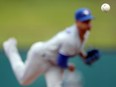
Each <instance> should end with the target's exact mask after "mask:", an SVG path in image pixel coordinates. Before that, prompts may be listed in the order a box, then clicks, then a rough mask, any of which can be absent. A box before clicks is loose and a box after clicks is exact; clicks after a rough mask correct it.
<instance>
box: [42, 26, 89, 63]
mask: <svg viewBox="0 0 116 87" xmlns="http://www.w3.org/2000/svg"><path fill="white" fill-rule="evenodd" d="M88 34H89V31H87V32H86V33H85V36H84V41H83V42H81V40H80V37H79V31H78V29H77V27H76V26H75V25H73V26H71V27H68V28H66V29H65V30H64V31H62V32H60V33H58V34H57V35H56V36H55V37H53V38H52V39H51V40H49V41H47V42H45V44H44V48H45V51H44V52H46V55H47V59H51V60H53V61H55V60H56V58H57V56H58V53H61V54H64V55H66V56H76V55H77V54H78V53H79V52H80V51H81V50H83V48H84V45H85V42H86V40H87V37H88Z"/></svg>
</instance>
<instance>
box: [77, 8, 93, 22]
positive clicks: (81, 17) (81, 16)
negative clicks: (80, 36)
mask: <svg viewBox="0 0 116 87" xmlns="http://www.w3.org/2000/svg"><path fill="white" fill-rule="evenodd" d="M93 18H94V17H93V16H92V14H91V11H90V10H89V9H87V8H80V9H78V10H77V11H76V12H75V20H77V21H82V22H83V21H87V20H92V19H93Z"/></svg>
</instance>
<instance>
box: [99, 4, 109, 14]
mask: <svg viewBox="0 0 116 87" xmlns="http://www.w3.org/2000/svg"><path fill="white" fill-rule="evenodd" d="M101 10H102V11H103V12H108V11H110V5H109V4H107V3H104V4H102V6H101Z"/></svg>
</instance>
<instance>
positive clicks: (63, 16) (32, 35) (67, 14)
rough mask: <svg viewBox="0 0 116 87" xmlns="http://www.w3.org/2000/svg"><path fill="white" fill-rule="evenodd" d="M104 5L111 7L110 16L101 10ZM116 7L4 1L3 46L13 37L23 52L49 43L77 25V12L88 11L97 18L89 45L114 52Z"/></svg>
mask: <svg viewBox="0 0 116 87" xmlns="http://www.w3.org/2000/svg"><path fill="white" fill-rule="evenodd" d="M104 2H107V3H109V4H110V5H111V11H110V12H109V13H103V12H102V11H101V10H100V6H101V4H102V3H104ZM115 3H116V1H115V0H0V44H2V42H3V41H5V40H6V39H8V38H9V37H15V38H17V39H18V42H19V46H20V47H21V48H24V47H29V46H30V45H31V44H32V43H34V42H36V41H40V40H42V41H43V40H48V39H49V38H51V37H52V36H53V35H55V34H56V33H57V32H59V31H61V30H63V29H65V28H66V27H68V26H70V25H72V24H73V23H74V12H75V10H76V9H78V8H81V7H87V8H90V9H91V10H92V13H93V15H94V16H95V20H94V21H93V28H92V31H91V35H90V38H89V41H88V45H92V46H95V47H99V48H114V47H116V39H115V38H116V35H115V33H116V29H115V28H116V24H115V15H116V11H115V7H116V6H115ZM0 47H1V45H0Z"/></svg>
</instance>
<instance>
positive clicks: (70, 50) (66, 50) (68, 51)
mask: <svg viewBox="0 0 116 87" xmlns="http://www.w3.org/2000/svg"><path fill="white" fill-rule="evenodd" d="M74 49H75V48H74V46H73V45H72V44H71V42H69V40H64V42H63V44H62V45H61V48H60V50H59V53H61V54H63V55H66V56H73V55H74V54H75V50H74Z"/></svg>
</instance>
